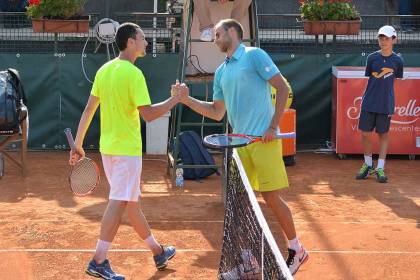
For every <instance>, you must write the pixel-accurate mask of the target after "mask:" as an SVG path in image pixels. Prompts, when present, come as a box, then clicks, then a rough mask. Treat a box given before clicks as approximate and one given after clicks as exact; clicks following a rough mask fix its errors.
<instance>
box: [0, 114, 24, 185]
mask: <svg viewBox="0 0 420 280" xmlns="http://www.w3.org/2000/svg"><path fill="white" fill-rule="evenodd" d="M28 128H29V116H28V114H27V116H26V118H24V119H23V120H22V121H21V122H20V129H19V130H20V131H19V132H18V133H15V134H11V135H0V178H1V177H2V176H3V175H4V164H5V161H4V158H7V159H9V160H10V161H11V162H13V163H14V164H15V165H16V166H17V167H18V168H20V170H21V173H22V176H23V177H25V176H26V164H25V161H26V151H27V143H28ZM15 142H21V145H20V149H19V152H18V154H19V155H18V156H15V155H12V153H11V152H12V150H11V149H8V147H9V146H10V144H12V143H15ZM17 146H18V145H17ZM13 150H14V149H13Z"/></svg>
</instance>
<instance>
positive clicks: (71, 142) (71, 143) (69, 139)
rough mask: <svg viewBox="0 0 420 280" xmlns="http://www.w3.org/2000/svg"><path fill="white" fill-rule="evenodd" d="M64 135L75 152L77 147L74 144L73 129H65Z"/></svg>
mask: <svg viewBox="0 0 420 280" xmlns="http://www.w3.org/2000/svg"><path fill="white" fill-rule="evenodd" d="M64 133H65V134H66V137H67V142H69V145H70V148H71V149H72V150H74V149H75V148H76V145H75V144H74V140H73V135H72V134H71V129H70V128H66V129H64Z"/></svg>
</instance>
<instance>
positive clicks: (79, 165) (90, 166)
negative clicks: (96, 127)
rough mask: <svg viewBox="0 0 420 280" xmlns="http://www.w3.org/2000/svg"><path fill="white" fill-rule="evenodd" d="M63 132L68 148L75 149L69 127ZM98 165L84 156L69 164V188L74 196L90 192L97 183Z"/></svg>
mask: <svg viewBox="0 0 420 280" xmlns="http://www.w3.org/2000/svg"><path fill="white" fill-rule="evenodd" d="M64 133H65V134H66V136H67V141H68V142H69V145H70V148H71V149H72V150H75V148H76V146H75V145H74V140H73V136H72V134H71V129H70V128H66V129H65V130H64ZM99 178H100V176H99V168H98V165H97V164H96V163H95V162H94V161H93V160H92V159H90V158H87V157H84V158H82V159H80V160H79V161H77V162H76V164H75V165H72V166H71V170H70V174H69V182H70V189H71V191H72V192H73V194H74V195H76V196H86V195H88V194H91V193H92V192H93V191H94V190H95V189H96V187H97V186H98V185H99Z"/></svg>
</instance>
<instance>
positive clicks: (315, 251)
mask: <svg viewBox="0 0 420 280" xmlns="http://www.w3.org/2000/svg"><path fill="white" fill-rule="evenodd" d="M176 251H177V252H187V253H190V252H196V253H201V252H218V253H219V252H220V251H219V250H195V249H176ZM18 252H28V253H67V252H80V253H85V252H95V250H94V249H17V248H16V249H0V253H18ZM109 252H117V253H118V252H120V253H121V252H122V253H124V252H150V250H149V249H111V250H109ZM308 252H309V253H315V254H367V255H368V254H375V255H420V252H403V251H352V250H349V251H346V250H338V251H328V250H325V251H324V250H308Z"/></svg>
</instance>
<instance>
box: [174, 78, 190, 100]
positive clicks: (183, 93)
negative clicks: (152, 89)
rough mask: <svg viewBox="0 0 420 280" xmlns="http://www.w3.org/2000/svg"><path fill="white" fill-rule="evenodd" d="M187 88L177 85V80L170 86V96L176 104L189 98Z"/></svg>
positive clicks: (184, 85)
mask: <svg viewBox="0 0 420 280" xmlns="http://www.w3.org/2000/svg"><path fill="white" fill-rule="evenodd" d="M189 91H190V90H189V88H188V87H187V85H186V84H184V83H182V84H180V83H179V80H178V79H177V80H176V82H175V84H173V85H172V86H171V96H172V97H173V98H175V99H176V100H177V101H178V102H181V103H184V104H185V102H186V101H187V100H188V96H189Z"/></svg>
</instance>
